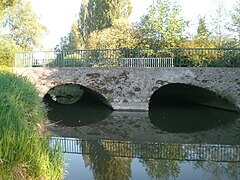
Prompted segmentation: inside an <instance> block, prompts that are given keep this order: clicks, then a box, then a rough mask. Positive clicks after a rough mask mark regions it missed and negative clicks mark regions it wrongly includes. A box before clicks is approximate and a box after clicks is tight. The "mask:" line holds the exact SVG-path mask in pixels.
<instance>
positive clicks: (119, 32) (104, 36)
mask: <svg viewBox="0 0 240 180" xmlns="http://www.w3.org/2000/svg"><path fill="white" fill-rule="evenodd" d="M138 36H139V34H138V31H137V30H136V29H134V28H133V27H132V25H131V23H130V22H129V21H128V20H127V19H124V18H120V19H117V20H115V21H114V23H113V26H112V27H110V28H105V29H103V30H101V31H94V32H92V33H91V35H90V37H89V39H88V42H87V48H88V49H117V48H135V47H137V46H138V45H139V37H138Z"/></svg>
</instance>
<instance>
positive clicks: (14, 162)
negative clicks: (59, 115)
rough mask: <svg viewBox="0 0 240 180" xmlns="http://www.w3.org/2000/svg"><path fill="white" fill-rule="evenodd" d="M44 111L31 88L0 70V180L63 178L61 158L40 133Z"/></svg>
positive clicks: (24, 82) (21, 80) (20, 79)
mask: <svg viewBox="0 0 240 180" xmlns="http://www.w3.org/2000/svg"><path fill="white" fill-rule="evenodd" d="M44 110H45V108H44V106H43V104H42V102H41V100H40V98H39V96H38V93H37V91H36V89H35V87H34V85H32V84H31V83H29V82H28V81H27V80H26V79H24V78H19V77H17V76H16V75H14V74H12V73H10V72H7V71H5V70H1V68H0V179H6V180H9V179H19V180H20V179H54V180H55V179H62V178H63V155H62V154H61V153H59V152H58V151H56V150H54V149H53V148H50V147H49V139H48V138H47V137H45V136H44V135H43V134H42V127H43V122H44V119H45V116H44Z"/></svg>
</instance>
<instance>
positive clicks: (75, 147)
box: [51, 137, 240, 162]
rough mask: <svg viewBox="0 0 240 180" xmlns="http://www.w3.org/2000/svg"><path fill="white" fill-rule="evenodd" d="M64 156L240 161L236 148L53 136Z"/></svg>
mask: <svg viewBox="0 0 240 180" xmlns="http://www.w3.org/2000/svg"><path fill="white" fill-rule="evenodd" d="M51 140H52V141H51V142H52V144H53V145H55V144H56V143H59V144H60V146H61V148H62V151H63V152H64V153H72V154H91V155H98V156H106V157H108V156H114V157H128V158H140V159H162V160H177V161H214V162H240V146H239V145H211V144H163V143H159V142H156V143H155V142H154V143H152V142H151V143H150V142H149V143H148V142H146V143H139V142H132V141H114V140H84V139H75V138H62V137H54V138H52V139H51Z"/></svg>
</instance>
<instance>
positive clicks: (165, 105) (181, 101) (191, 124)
mask: <svg viewBox="0 0 240 180" xmlns="http://www.w3.org/2000/svg"><path fill="white" fill-rule="evenodd" d="M226 110H227V111H226ZM236 111H238V108H237V106H235V105H234V104H233V103H231V102H230V101H229V100H227V99H225V98H223V97H222V96H219V95H217V94H216V93H214V92H212V91H210V90H207V89H204V88H200V87H197V86H193V85H188V84H180V83H176V84H169V85H166V86H163V87H161V88H159V89H158V90H157V91H155V92H154V93H153V95H152V97H151V99H150V103H149V117H150V121H151V122H152V123H153V124H154V125H155V126H157V127H159V128H160V129H162V130H165V131H167V132H194V131H200V130H207V129H211V128H215V127H220V126H222V125H224V124H226V123H228V122H231V121H233V120H235V119H236V118H238V117H239V114H238V113H236Z"/></svg>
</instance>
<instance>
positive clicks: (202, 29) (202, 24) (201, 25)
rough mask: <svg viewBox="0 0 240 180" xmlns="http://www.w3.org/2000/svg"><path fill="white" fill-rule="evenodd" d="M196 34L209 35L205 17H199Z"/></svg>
mask: <svg viewBox="0 0 240 180" xmlns="http://www.w3.org/2000/svg"><path fill="white" fill-rule="evenodd" d="M197 36H200V37H209V31H208V29H207V24H206V20H205V17H200V18H199V21H198V28H197Z"/></svg>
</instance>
